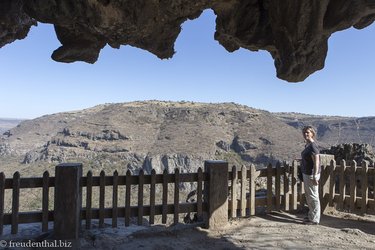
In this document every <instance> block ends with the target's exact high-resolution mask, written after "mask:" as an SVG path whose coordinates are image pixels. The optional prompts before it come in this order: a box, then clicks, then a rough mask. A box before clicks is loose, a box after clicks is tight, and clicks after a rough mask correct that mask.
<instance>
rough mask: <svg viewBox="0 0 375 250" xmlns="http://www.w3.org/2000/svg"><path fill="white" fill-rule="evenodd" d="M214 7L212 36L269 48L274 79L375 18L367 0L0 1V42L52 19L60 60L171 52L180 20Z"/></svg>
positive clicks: (315, 62) (291, 73)
mask: <svg viewBox="0 0 375 250" xmlns="http://www.w3.org/2000/svg"><path fill="white" fill-rule="evenodd" d="M206 9H212V10H213V11H214V12H215V14H216V16H217V19H216V32H215V39H216V40H217V41H218V42H219V43H220V44H221V45H222V46H223V47H224V48H225V49H226V50H227V51H229V52H233V51H235V50H237V49H239V48H245V49H248V50H251V51H257V50H267V51H269V52H270V53H271V55H272V57H273V58H274V61H275V67H276V70H277V77H279V78H281V79H284V80H286V81H290V82H298V81H303V80H304V79H305V78H306V77H308V76H309V75H310V74H312V73H313V72H315V71H317V70H320V69H322V68H323V67H324V61H325V58H326V55H327V51H328V44H327V41H328V38H329V37H330V35H331V34H332V33H334V32H336V31H339V30H343V29H347V28H350V27H352V26H354V27H355V28H357V29H362V28H364V27H366V26H368V25H370V24H371V23H372V22H373V21H374V20H375V1H372V0H284V1H278V0H195V1H191V0H2V1H1V2H0V47H2V46H4V45H6V44H8V43H11V42H13V41H15V40H16V39H23V38H25V37H26V35H27V33H28V31H29V29H30V27H31V26H32V25H36V24H37V22H43V23H51V24H54V27H55V31H56V35H57V38H58V39H59V41H60V42H61V44H62V45H61V47H60V48H58V49H56V50H55V51H54V52H53V54H52V59H53V60H55V61H59V62H66V63H70V62H74V61H85V62H88V63H95V62H96V60H97V59H98V56H99V53H100V50H101V49H102V48H103V47H104V46H105V45H106V44H108V45H110V46H111V47H113V48H119V47H120V45H131V46H134V47H138V48H141V49H144V50H147V51H149V52H151V53H153V54H155V55H156V56H158V57H159V58H161V59H164V58H171V57H172V56H173V54H174V53H175V52H174V43H175V41H176V38H177V36H178V35H179V33H180V31H181V24H182V23H183V22H185V21H186V20H188V19H194V18H197V17H199V16H200V14H201V13H202V11H203V10H206Z"/></svg>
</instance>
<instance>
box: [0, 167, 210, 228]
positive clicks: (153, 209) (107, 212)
mask: <svg viewBox="0 0 375 250" xmlns="http://www.w3.org/2000/svg"><path fill="white" fill-rule="evenodd" d="M55 179H56V178H55V177H50V176H49V172H48V171H46V172H44V174H43V177H39V178H38V177H33V178H20V174H19V173H18V172H15V173H14V175H13V178H5V176H4V174H3V173H0V235H2V234H3V228H4V225H11V233H12V234H16V233H17V232H18V225H19V224H23V223H35V222H41V228H42V231H43V232H46V231H47V230H48V222H49V221H54V211H50V210H49V209H48V207H49V203H50V200H49V193H50V188H51V187H55ZM207 180H208V175H207V173H203V171H202V169H201V168H199V169H198V171H197V173H180V172H179V170H178V169H176V170H175V173H174V174H169V173H167V171H166V170H165V171H164V172H163V174H156V172H155V170H152V171H151V174H148V175H146V174H144V172H143V170H140V172H139V174H138V175H132V174H131V172H130V171H127V172H126V175H118V172H117V171H115V172H114V173H113V175H112V176H106V175H105V173H104V171H102V172H101V173H100V176H93V175H92V172H91V171H89V172H88V173H87V176H84V177H82V178H81V186H82V187H85V188H86V199H85V200H84V201H83V203H84V204H85V207H83V208H82V209H81V215H80V216H81V219H82V220H85V224H86V225H85V226H86V228H87V229H89V228H90V227H91V224H92V219H98V220H99V227H103V226H104V219H105V218H112V227H117V220H118V218H124V221H125V226H129V225H130V218H131V217H137V218H138V220H137V222H138V225H141V224H142V223H143V216H148V217H149V218H148V221H149V223H150V224H153V223H154V218H155V215H161V217H162V223H163V224H165V223H166V222H167V215H168V214H172V215H173V217H174V223H177V222H178V218H179V214H181V213H189V212H196V213H197V217H198V219H200V220H201V218H202V214H203V212H205V211H207V204H206V203H205V202H203V199H202V190H203V184H204V182H205V181H207ZM184 182H195V183H196V186H197V200H196V202H193V203H186V202H183V203H181V202H180V197H179V194H180V192H179V186H180V184H181V183H184ZM171 183H172V184H173V185H174V202H173V203H172V204H169V203H168V184H171ZM157 184H159V185H162V202H161V204H155V196H156V195H155V191H156V185H157ZM146 185H148V186H149V190H150V200H149V204H148V205H144V204H143V201H144V198H143V196H144V193H143V191H144V187H145V186H146ZM108 186H110V187H111V188H112V197H111V198H112V207H111V208H105V206H104V200H105V189H106V187H108ZM121 186H123V187H124V189H125V190H126V191H125V193H119V192H118V190H119V187H121ZM133 186H137V187H138V193H137V194H132V192H131V187H133ZM93 187H99V194H93ZM24 188H39V189H40V188H41V189H42V211H33V212H19V205H20V204H19V203H20V189H24ZM64 188H67V187H64ZM7 189H11V190H12V208H11V209H12V212H11V213H4V203H5V202H4V198H5V195H4V194H5V190H7ZM93 195H96V196H98V197H99V208H92V199H93ZM119 195H123V196H124V197H125V206H119V205H118V200H119ZM132 195H136V196H137V200H138V203H137V205H136V206H131V198H132V197H131V196H132ZM59 199H61V198H59ZM107 199H108V197H107ZM65 216H67V215H65Z"/></svg>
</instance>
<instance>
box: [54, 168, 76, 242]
mask: <svg viewBox="0 0 375 250" xmlns="http://www.w3.org/2000/svg"><path fill="white" fill-rule="evenodd" d="M81 177H82V164H81V163H64V164H59V165H58V166H56V168H55V211H54V226H53V230H54V238H55V239H61V240H68V239H69V240H77V241H76V244H78V243H79V242H78V238H79V232H80V227H81V219H80V216H81V208H82V185H81Z"/></svg>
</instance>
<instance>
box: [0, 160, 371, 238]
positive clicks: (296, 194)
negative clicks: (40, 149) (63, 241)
mask: <svg viewBox="0 0 375 250" xmlns="http://www.w3.org/2000/svg"><path fill="white" fill-rule="evenodd" d="M328 159H329V158H328ZM322 162H323V163H322V167H321V169H322V171H321V178H320V182H319V193H320V199H321V208H322V212H324V211H325V210H326V209H327V208H329V207H331V208H335V209H337V210H342V211H346V212H351V213H358V214H365V213H368V214H375V190H374V183H375V170H374V166H373V165H372V166H370V165H369V164H368V163H367V162H362V163H360V164H357V163H356V162H354V161H352V162H349V163H347V162H345V161H344V160H343V161H341V162H340V163H338V164H337V163H336V162H335V161H334V160H331V161H328V160H325V161H322ZM215 164H216V167H219V166H220V168H217V169H220V171H221V172H220V171H218V170H216V172H213V170H212V169H215V168H214V167H215ZM211 165H212V167H213V168H212V169H211V170H210V169H209V171H207V169H205V171H204V172H203V170H202V168H199V169H198V171H197V172H196V173H180V171H179V170H178V169H176V170H175V172H174V173H168V172H167V171H166V170H165V171H164V172H163V173H161V174H156V172H155V170H152V171H151V172H150V173H144V171H143V170H140V171H139V173H138V174H136V175H135V174H131V172H130V171H127V172H126V174H125V175H119V174H118V172H117V171H114V172H113V173H112V174H111V175H106V174H105V172H104V171H102V172H100V175H99V176H93V174H92V172H91V171H89V172H88V173H87V175H86V176H82V174H81V175H80V177H79V188H80V190H81V191H80V195H82V189H83V190H84V191H85V193H84V195H82V199H83V200H82V201H80V202H79V203H80V204H79V207H78V211H79V216H78V217H79V220H80V221H84V222H85V228H86V229H90V228H91V227H92V221H93V220H97V221H98V225H99V227H104V220H105V219H112V221H111V226H112V227H118V220H119V219H122V220H123V222H124V225H125V226H126V227H127V226H129V225H130V224H131V223H135V224H137V225H142V224H143V223H144V219H146V218H147V220H148V223H149V224H155V216H159V217H158V218H161V223H162V224H165V223H167V217H168V215H172V216H171V217H173V223H174V224H176V223H178V222H179V219H180V218H181V215H182V214H189V213H195V214H196V218H197V219H198V220H199V221H202V220H203V217H205V216H203V213H208V214H211V213H212V214H215V213H216V212H217V211H219V210H222V209H223V206H224V207H225V209H226V211H227V212H226V213H227V214H228V215H229V217H232V218H236V217H245V216H252V215H255V214H257V213H258V212H272V211H275V210H276V211H277V210H284V211H297V210H298V209H302V208H303V207H304V204H305V197H304V190H303V185H301V182H300V181H299V180H298V177H297V170H298V168H299V167H300V166H299V163H298V162H297V161H293V163H292V164H286V163H277V164H276V165H274V166H273V165H271V164H269V165H268V166H267V167H266V168H263V169H256V167H255V166H254V165H251V166H242V167H236V166H233V167H231V168H228V165H227V163H226V165H223V162H221V163H218V165H217V163H215V162H211ZM57 167H58V166H57ZM205 167H206V163H205ZM224 172H225V173H224ZM223 177H224V179H222V178H223ZM66 179H69V178H66ZM59 180H61V178H60V179H59ZM215 180H218V181H219V183H216V184H215V183H211V182H212V181H215ZM225 182H227V183H228V184H224V183H225ZM56 183H59V182H58V180H57V176H50V174H49V172H47V171H46V172H44V174H43V177H32V178H30V177H27V178H21V176H20V174H19V173H18V172H15V173H14V175H13V177H12V178H5V175H4V174H3V173H0V235H2V234H3V232H4V226H5V225H10V226H11V233H12V234H17V233H18V226H19V224H24V223H41V231H42V232H46V231H48V229H49V228H48V223H49V222H51V221H55V220H56V214H55V213H56V202H55V203H54V206H55V208H54V209H51V208H50V205H51V204H52V203H53V201H51V198H50V197H51V194H52V192H51V191H52V190H51V189H52V188H53V189H54V190H55V194H56V189H57V187H56ZM182 183H195V185H196V187H197V189H196V191H195V192H196V193H195V195H196V199H195V200H194V201H192V202H185V201H183V202H181V200H183V199H182V197H180V185H181V184H182ZM259 185H261V188H260V189H259V188H258V187H259ZM29 188H31V189H38V190H40V193H41V209H40V210H38V211H27V212H23V211H22V212H20V191H21V190H23V189H29ZM67 188H68V186H67ZM220 188H224V189H220ZM216 189H217V190H219V189H220V191H219V192H218V193H217V192H216ZM226 191H228V192H226ZM109 193H110V194H109ZM223 194H224V196H225V197H224V200H223ZM210 195H211V196H212V195H218V196H217V197H220V198H219V199H218V200H220V202H219V203H220V204H214V203H215V201H214V200H211V199H209V197H210ZM9 196H11V204H8V206H9V207H8V208H7V211H6V209H5V208H6V207H5V205H4V204H5V199H6V197H7V200H9V199H8V197H9ZM52 197H54V199H55V201H56V199H60V198H59V197H56V195H55V196H53V195H52ZM207 197H208V198H207ZM94 198H95V202H96V203H97V206H93V203H94ZM225 198H226V199H225ZM9 201H10V200H9ZM106 201H108V203H106ZM120 201H121V202H120ZM145 201H147V202H146V203H145ZM109 203H110V204H109ZM216 203H217V201H216ZM9 211H11V212H9ZM144 217H146V218H144ZM208 217H210V216H208ZM218 217H220V218H221V220H227V219H228V218H227V217H226V215H225V216H224V215H223V213H222V214H219V213H218ZM132 218H133V219H132ZM223 218H224V219H223ZM208 224H209V223H208Z"/></svg>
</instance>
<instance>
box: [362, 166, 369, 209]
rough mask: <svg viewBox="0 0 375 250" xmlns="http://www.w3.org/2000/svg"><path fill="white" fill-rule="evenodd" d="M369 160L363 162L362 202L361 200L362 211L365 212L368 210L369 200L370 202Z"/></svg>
mask: <svg viewBox="0 0 375 250" xmlns="http://www.w3.org/2000/svg"><path fill="white" fill-rule="evenodd" d="M367 173H368V162H367V161H363V162H362V183H361V193H362V202H361V213H362V214H364V213H366V212H367V202H368V175H367Z"/></svg>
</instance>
